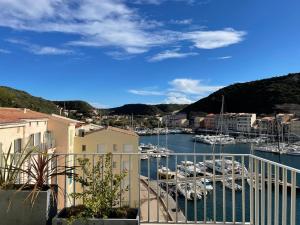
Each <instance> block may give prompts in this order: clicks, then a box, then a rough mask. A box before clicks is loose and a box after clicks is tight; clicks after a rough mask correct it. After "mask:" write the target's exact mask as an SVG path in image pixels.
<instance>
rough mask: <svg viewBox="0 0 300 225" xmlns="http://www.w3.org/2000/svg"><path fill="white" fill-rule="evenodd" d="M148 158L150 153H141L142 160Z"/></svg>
mask: <svg viewBox="0 0 300 225" xmlns="http://www.w3.org/2000/svg"><path fill="white" fill-rule="evenodd" d="M146 159H149V157H148V155H146V154H142V155H141V160H146Z"/></svg>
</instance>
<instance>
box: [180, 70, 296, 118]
mask: <svg viewBox="0 0 300 225" xmlns="http://www.w3.org/2000/svg"><path fill="white" fill-rule="evenodd" d="M222 95H224V98H225V111H226V112H254V113H258V114H262V113H267V114H271V113H275V112H295V111H294V110H296V109H299V107H300V73H294V74H289V75H286V76H280V77H273V78H269V79H263V80H257V81H252V82H246V83H237V84H233V85H230V86H228V87H225V88H222V89H220V90H218V91H216V92H214V93H213V94H211V95H209V96H208V97H206V98H203V99H201V100H199V101H197V102H195V103H193V104H191V105H189V106H187V107H186V108H184V109H183V110H182V112H186V113H191V112H206V113H219V112H220V109H221V102H222ZM295 113H297V112H295Z"/></svg>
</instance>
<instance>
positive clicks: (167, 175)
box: [158, 167, 176, 179]
mask: <svg viewBox="0 0 300 225" xmlns="http://www.w3.org/2000/svg"><path fill="white" fill-rule="evenodd" d="M158 176H159V178H160V179H174V178H175V176H176V173H175V172H173V171H171V170H170V169H169V168H167V167H161V168H159V169H158Z"/></svg>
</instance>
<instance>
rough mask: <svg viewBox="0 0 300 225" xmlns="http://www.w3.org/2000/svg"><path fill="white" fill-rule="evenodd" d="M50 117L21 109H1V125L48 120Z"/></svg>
mask: <svg viewBox="0 0 300 225" xmlns="http://www.w3.org/2000/svg"><path fill="white" fill-rule="evenodd" d="M48 117H49V115H47V114H44V113H40V112H35V111H32V110H29V109H21V108H3V107H0V123H18V122H21V121H22V120H26V119H28V120H30V119H33V120H34V119H47V118H48Z"/></svg>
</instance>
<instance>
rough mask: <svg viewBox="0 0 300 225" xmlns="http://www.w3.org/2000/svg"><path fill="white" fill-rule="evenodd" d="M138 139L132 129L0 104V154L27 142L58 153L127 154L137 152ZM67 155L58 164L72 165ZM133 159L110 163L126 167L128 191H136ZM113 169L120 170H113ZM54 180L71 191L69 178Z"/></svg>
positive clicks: (17, 149)
mask: <svg viewBox="0 0 300 225" xmlns="http://www.w3.org/2000/svg"><path fill="white" fill-rule="evenodd" d="M138 142H139V136H138V135H136V134H135V133H134V132H132V131H127V130H123V129H118V128H114V127H101V126H97V125H94V124H84V123H82V122H80V121H77V120H73V119H69V118H66V117H63V116H59V115H54V114H52V115H48V114H44V113H39V112H35V111H32V110H29V109H19V108H2V107H0V153H1V152H7V151H8V150H9V148H10V147H11V148H12V150H13V152H16V153H17V152H20V151H21V149H23V148H24V147H25V146H26V145H28V144H29V145H31V146H38V147H40V148H43V149H45V150H48V151H50V152H55V153H60V154H70V153H71V154H73V153H97V152H98V153H108V152H112V153H122V152H125V153H130V152H137V151H138ZM71 156H72V155H71ZM71 156H70V155H69V156H67V158H66V160H59V161H58V163H61V166H65V164H66V163H67V166H73V165H76V161H75V160H76V159H74V157H73V156H72V157H71ZM137 160H138V159H137V157H130V158H128V159H125V158H124V159H123V160H122V165H118V164H116V163H114V164H113V166H114V167H115V168H119V167H120V166H121V167H122V168H123V169H124V170H128V171H129V170H130V174H131V178H130V181H129V180H127V183H126V185H127V184H130V188H131V192H130V193H136V191H137V188H138V187H137V184H138V182H137V181H138V180H137V177H138V176H137V172H138V169H137V167H138V161H137ZM116 162H117V160H116ZM118 162H120V161H118ZM116 172H120V170H119V169H118V170H117V169H116ZM57 182H58V184H59V186H60V187H61V192H66V193H72V192H73V191H74V183H73V179H71V178H69V179H68V182H65V177H59V178H58V180H57ZM60 199H63V198H60ZM130 199H131V200H130V204H131V205H135V204H137V197H136V196H134V195H132V196H130ZM70 201H71V200H70V199H63V200H62V201H60V202H59V203H58V204H59V208H62V207H63V206H64V205H70V204H71V202H70Z"/></svg>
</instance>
